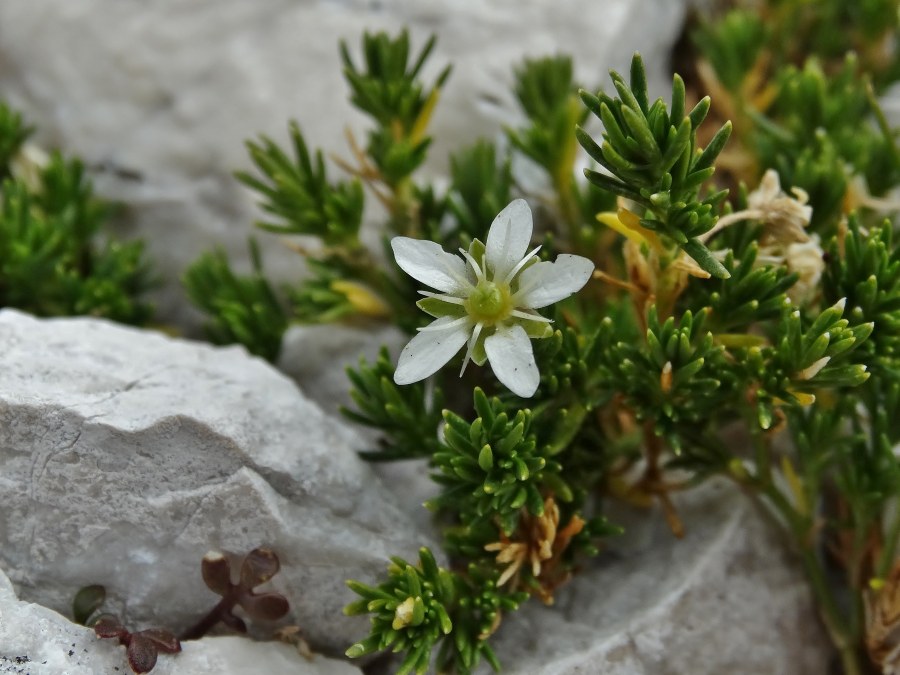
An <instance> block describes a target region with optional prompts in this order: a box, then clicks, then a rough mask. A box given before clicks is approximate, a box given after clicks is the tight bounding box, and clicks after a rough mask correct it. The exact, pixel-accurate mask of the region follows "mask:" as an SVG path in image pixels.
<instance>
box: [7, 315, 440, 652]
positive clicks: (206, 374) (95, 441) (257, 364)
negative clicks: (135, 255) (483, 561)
mask: <svg viewBox="0 0 900 675" xmlns="http://www.w3.org/2000/svg"><path fill="white" fill-rule="evenodd" d="M362 445H363V443H362V441H361V440H360V438H359V437H358V436H357V435H355V434H354V433H353V431H352V430H351V429H350V428H349V427H348V426H346V425H344V424H342V423H341V422H340V421H339V420H337V419H335V418H333V417H330V416H328V415H326V414H325V413H323V412H322V411H321V409H319V408H318V407H317V406H316V405H315V404H314V403H312V402H310V401H309V400H308V399H307V398H305V397H304V396H303V395H302V394H301V393H300V392H299V391H298V390H297V388H296V386H295V385H294V384H293V382H291V381H290V380H288V379H287V378H286V377H284V376H283V375H281V374H280V373H278V372H277V371H275V370H274V369H272V368H271V367H270V366H269V365H268V364H266V363H265V362H263V361H262V360H260V359H257V358H253V357H249V356H247V354H246V352H244V350H243V349H242V348H237V347H232V348H227V349H221V348H214V347H210V346H207V345H202V344H198V343H191V342H187V341H181V340H173V339H170V338H167V337H165V336H163V335H161V334H156V333H150V332H142V331H138V330H134V329H129V328H123V327H119V326H115V325H112V324H109V323H106V322H103V321H98V320H92V319H57V320H37V319H34V318H31V317H29V316H26V315H24V314H20V313H18V312H14V311H9V310H7V311H3V312H2V313H0V566H2V567H3V568H5V569H6V571H7V574H8V575H9V577H10V579H11V580H12V581H13V583H15V584H16V586H17V588H18V589H19V591H20V595H21V597H22V598H23V599H25V600H29V601H32V602H37V603H40V604H42V605H45V606H47V607H50V608H53V609H57V610H60V611H67V608H68V607H69V605H70V602H71V600H72V597H73V594H74V593H75V591H77V590H78V589H79V588H80V587H82V586H84V585H87V584H90V583H102V584H104V585H105V586H106V587H107V589H108V592H109V595H110V597H111V598H113V599H118V600H119V604H118V606H117V605H116V604H115V603H113V605H112V609H113V611H115V612H117V613H118V614H119V615H120V616H122V618H123V620H124V621H126V622H127V623H151V622H159V621H160V620H161V619H162V618H164V619H165V622H166V623H167V625H168V626H170V627H171V628H172V629H173V630H176V631H180V630H183V629H184V628H186V627H187V625H188V624H189V623H192V622H193V621H195V620H197V619H198V618H199V617H200V616H202V614H204V613H205V612H206V611H207V610H208V609H209V608H211V607H212V606H213V605H214V604H215V602H216V601H217V599H218V596H216V595H214V594H213V593H212V592H210V591H209V590H207V589H206V587H205V586H204V584H203V583H202V581H201V578H200V560H201V557H202V556H203V554H204V553H206V552H207V551H208V550H210V549H216V550H222V551H225V552H228V553H231V554H238V555H240V554H244V553H246V552H248V551H249V550H251V549H253V548H255V547H257V546H261V545H266V546H270V547H272V548H273V549H274V550H275V551H276V552H277V553H278V555H279V557H280V559H281V562H282V571H281V572H280V573H279V574H278V575H277V576H276V577H275V579H274V580H273V582H272V587H273V588H274V589H275V590H277V591H279V592H282V593H284V594H285V595H286V596H287V597H288V599H289V601H290V603H291V610H292V611H291V615H290V619H291V620H292V622H293V623H296V624H298V625H300V626H301V627H302V628H303V630H304V632H305V635H306V636H307V638H308V640H309V641H310V642H311V643H312V644H313V645H314V646H316V647H318V648H322V649H329V650H334V651H343V649H344V648H346V646H347V645H348V644H350V643H351V642H352V641H353V640H354V639H358V638H359V637H360V636H361V635H363V634H365V631H366V627H367V623H366V620H365V619H364V618H362V617H352V618H351V617H344V616H343V615H342V613H341V608H342V607H343V605H345V604H346V603H347V602H348V601H350V600H351V599H352V598H353V597H354V596H353V594H352V593H351V592H350V591H349V590H348V589H346V588H345V586H344V581H345V580H346V579H348V578H358V579H361V580H365V581H372V580H374V579H376V578H380V577H381V576H382V575H383V572H384V568H385V566H386V561H387V558H388V557H389V556H391V555H403V556H406V557H408V558H414V557H415V555H416V551H417V549H418V547H419V546H421V545H430V546H434V544H433V542H432V541H431V540H430V539H429V537H428V533H427V532H424V531H422V530H421V529H418V528H416V527H415V525H414V524H413V522H412V521H411V520H410V519H409V518H408V517H407V516H406V515H405V513H404V512H403V511H402V510H401V509H400V508H399V507H398V506H397V502H396V501H395V499H394V497H393V495H391V494H390V490H388V489H386V488H385V487H384V486H383V485H382V484H381V482H380V481H378V479H377V478H376V477H375V476H374V474H373V473H372V471H371V469H370V467H369V466H368V465H366V464H365V463H364V462H362V461H361V460H360V459H359V458H358V456H357V454H356V450H357V449H359V448H360V447H361V446H362Z"/></svg>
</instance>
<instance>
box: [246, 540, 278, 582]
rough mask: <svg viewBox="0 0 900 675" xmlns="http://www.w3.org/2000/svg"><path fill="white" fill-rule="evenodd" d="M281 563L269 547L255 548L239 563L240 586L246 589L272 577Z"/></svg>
mask: <svg viewBox="0 0 900 675" xmlns="http://www.w3.org/2000/svg"><path fill="white" fill-rule="evenodd" d="M280 567H281V564H280V563H279V562H278V556H277V555H275V551H273V550H272V549H269V548H255V549H253V550H252V551H250V553H248V554H247V557H246V558H244V563H243V564H242V565H241V586H243V587H244V588H246V589H248V590H249V589H251V588H255V587H256V586H259V585H260V584H264V583H266V582H267V581H268V580H269V579H271V578H272V577H274V576H275V575H276V574H277V573H278V570H279V569H280Z"/></svg>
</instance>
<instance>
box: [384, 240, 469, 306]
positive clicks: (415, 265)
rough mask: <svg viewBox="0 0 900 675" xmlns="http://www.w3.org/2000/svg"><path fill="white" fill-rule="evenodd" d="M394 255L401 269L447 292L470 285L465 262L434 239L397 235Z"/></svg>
mask: <svg viewBox="0 0 900 675" xmlns="http://www.w3.org/2000/svg"><path fill="white" fill-rule="evenodd" d="M391 248H392V249H393V250H394V258H395V259H396V260H397V264H398V265H400V269H402V270H403V271H404V272H406V273H407V274H408V275H409V276H411V277H412V278H413V279H415V280H416V281H421V282H422V283H423V284H426V285H428V286H431V287H432V288H436V289H437V290H439V291H443V292H444V293H454V294H455V293H460V292H461V291H462V290H463V289H465V288H466V287H467V285H468V282H466V263H465V262H464V261H463V260H462V258H459V257H457V256H455V255H453V254H451V253H447V252H446V251H445V250H444V249H442V248H441V247H440V245H439V244H435V243H434V242H433V241H426V240H422V239H410V238H409V237H394V238H393V239H391Z"/></svg>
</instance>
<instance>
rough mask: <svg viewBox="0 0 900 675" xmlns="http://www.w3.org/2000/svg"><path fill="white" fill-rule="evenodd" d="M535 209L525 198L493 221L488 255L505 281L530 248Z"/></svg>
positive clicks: (493, 268)
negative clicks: (532, 213)
mask: <svg viewBox="0 0 900 675" xmlns="http://www.w3.org/2000/svg"><path fill="white" fill-rule="evenodd" d="M531 230H532V221H531V209H530V208H529V207H528V202H526V201H525V200H524V199H516V200H514V201H512V202H510V203H509V205H508V206H507V207H506V208H505V209H503V210H502V211H501V212H500V213H499V214H497V217H496V218H494V222H493V223H491V229H490V230H489V231H488V237H487V243H486V244H485V258H486V259H487V264H488V267H489V268H490V269H491V271H492V273H493V276H492V277H490V278H491V279H497V280H502V279H504V278H506V275H507V274H508V273H509V271H510V270H511V269H512V268H513V267H515V266H516V263H518V262H519V261H520V260H521V259H522V258H523V257H524V256H525V253H526V252H527V251H528V245H529V244H530V243H531Z"/></svg>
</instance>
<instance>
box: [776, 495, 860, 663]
mask: <svg viewBox="0 0 900 675" xmlns="http://www.w3.org/2000/svg"><path fill="white" fill-rule="evenodd" d="M760 492H761V494H762V496H763V497H765V498H766V499H767V500H768V501H769V503H770V504H772V506H773V507H774V508H775V509H776V510H777V511H778V513H779V514H780V515H781V516H782V518H784V521H785V522H786V523H787V526H788V529H789V530H790V533H791V536H792V537H793V539H794V541H795V543H796V545H797V548H798V550H799V552H800V560H801V562H802V564H803V569H804V571H805V572H806V576H807V578H808V579H809V583H810V586H811V587H812V592H813V597H815V599H816V603H817V604H818V607H819V616H820V617H821V618H822V623H824V624H825V629H826V630H827V631H828V636H829V637H830V638H831V642H832V644H833V645H834V646H835V648H836V649H837V651H838V654H839V656H840V659H841V665H842V667H843V675H864V673H865V670H864V666H863V663H862V662H861V660H860V654H859V651H858V649H857V640H856V639H855V636H854V634H853V632H852V627H851V626H848V625H847V624H846V623H845V621H844V620H843V618H842V617H843V615H842V612H841V611H840V608H839V607H838V604H837V601H836V600H835V597H834V594H833V593H832V591H831V587H830V585H829V583H828V579H827V578H826V576H825V570H824V569H822V565H821V564H820V563H819V560H818V558H817V557H816V554H815V551H814V549H812V548H811V547H810V545H809V543H808V541H807V538H808V534H809V527H808V523H807V522H806V519H805V518H804V517H803V516H802V515H800V514H798V513H797V511H796V510H795V509H794V508H793V506H791V504H790V502H789V501H788V500H787V499H786V498H785V496H784V495H783V494H781V493H780V492H779V491H778V489H777V488H776V487H775V485H774V484H773V483H772V482H771V481H768V482H765V483H761V484H760Z"/></svg>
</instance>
